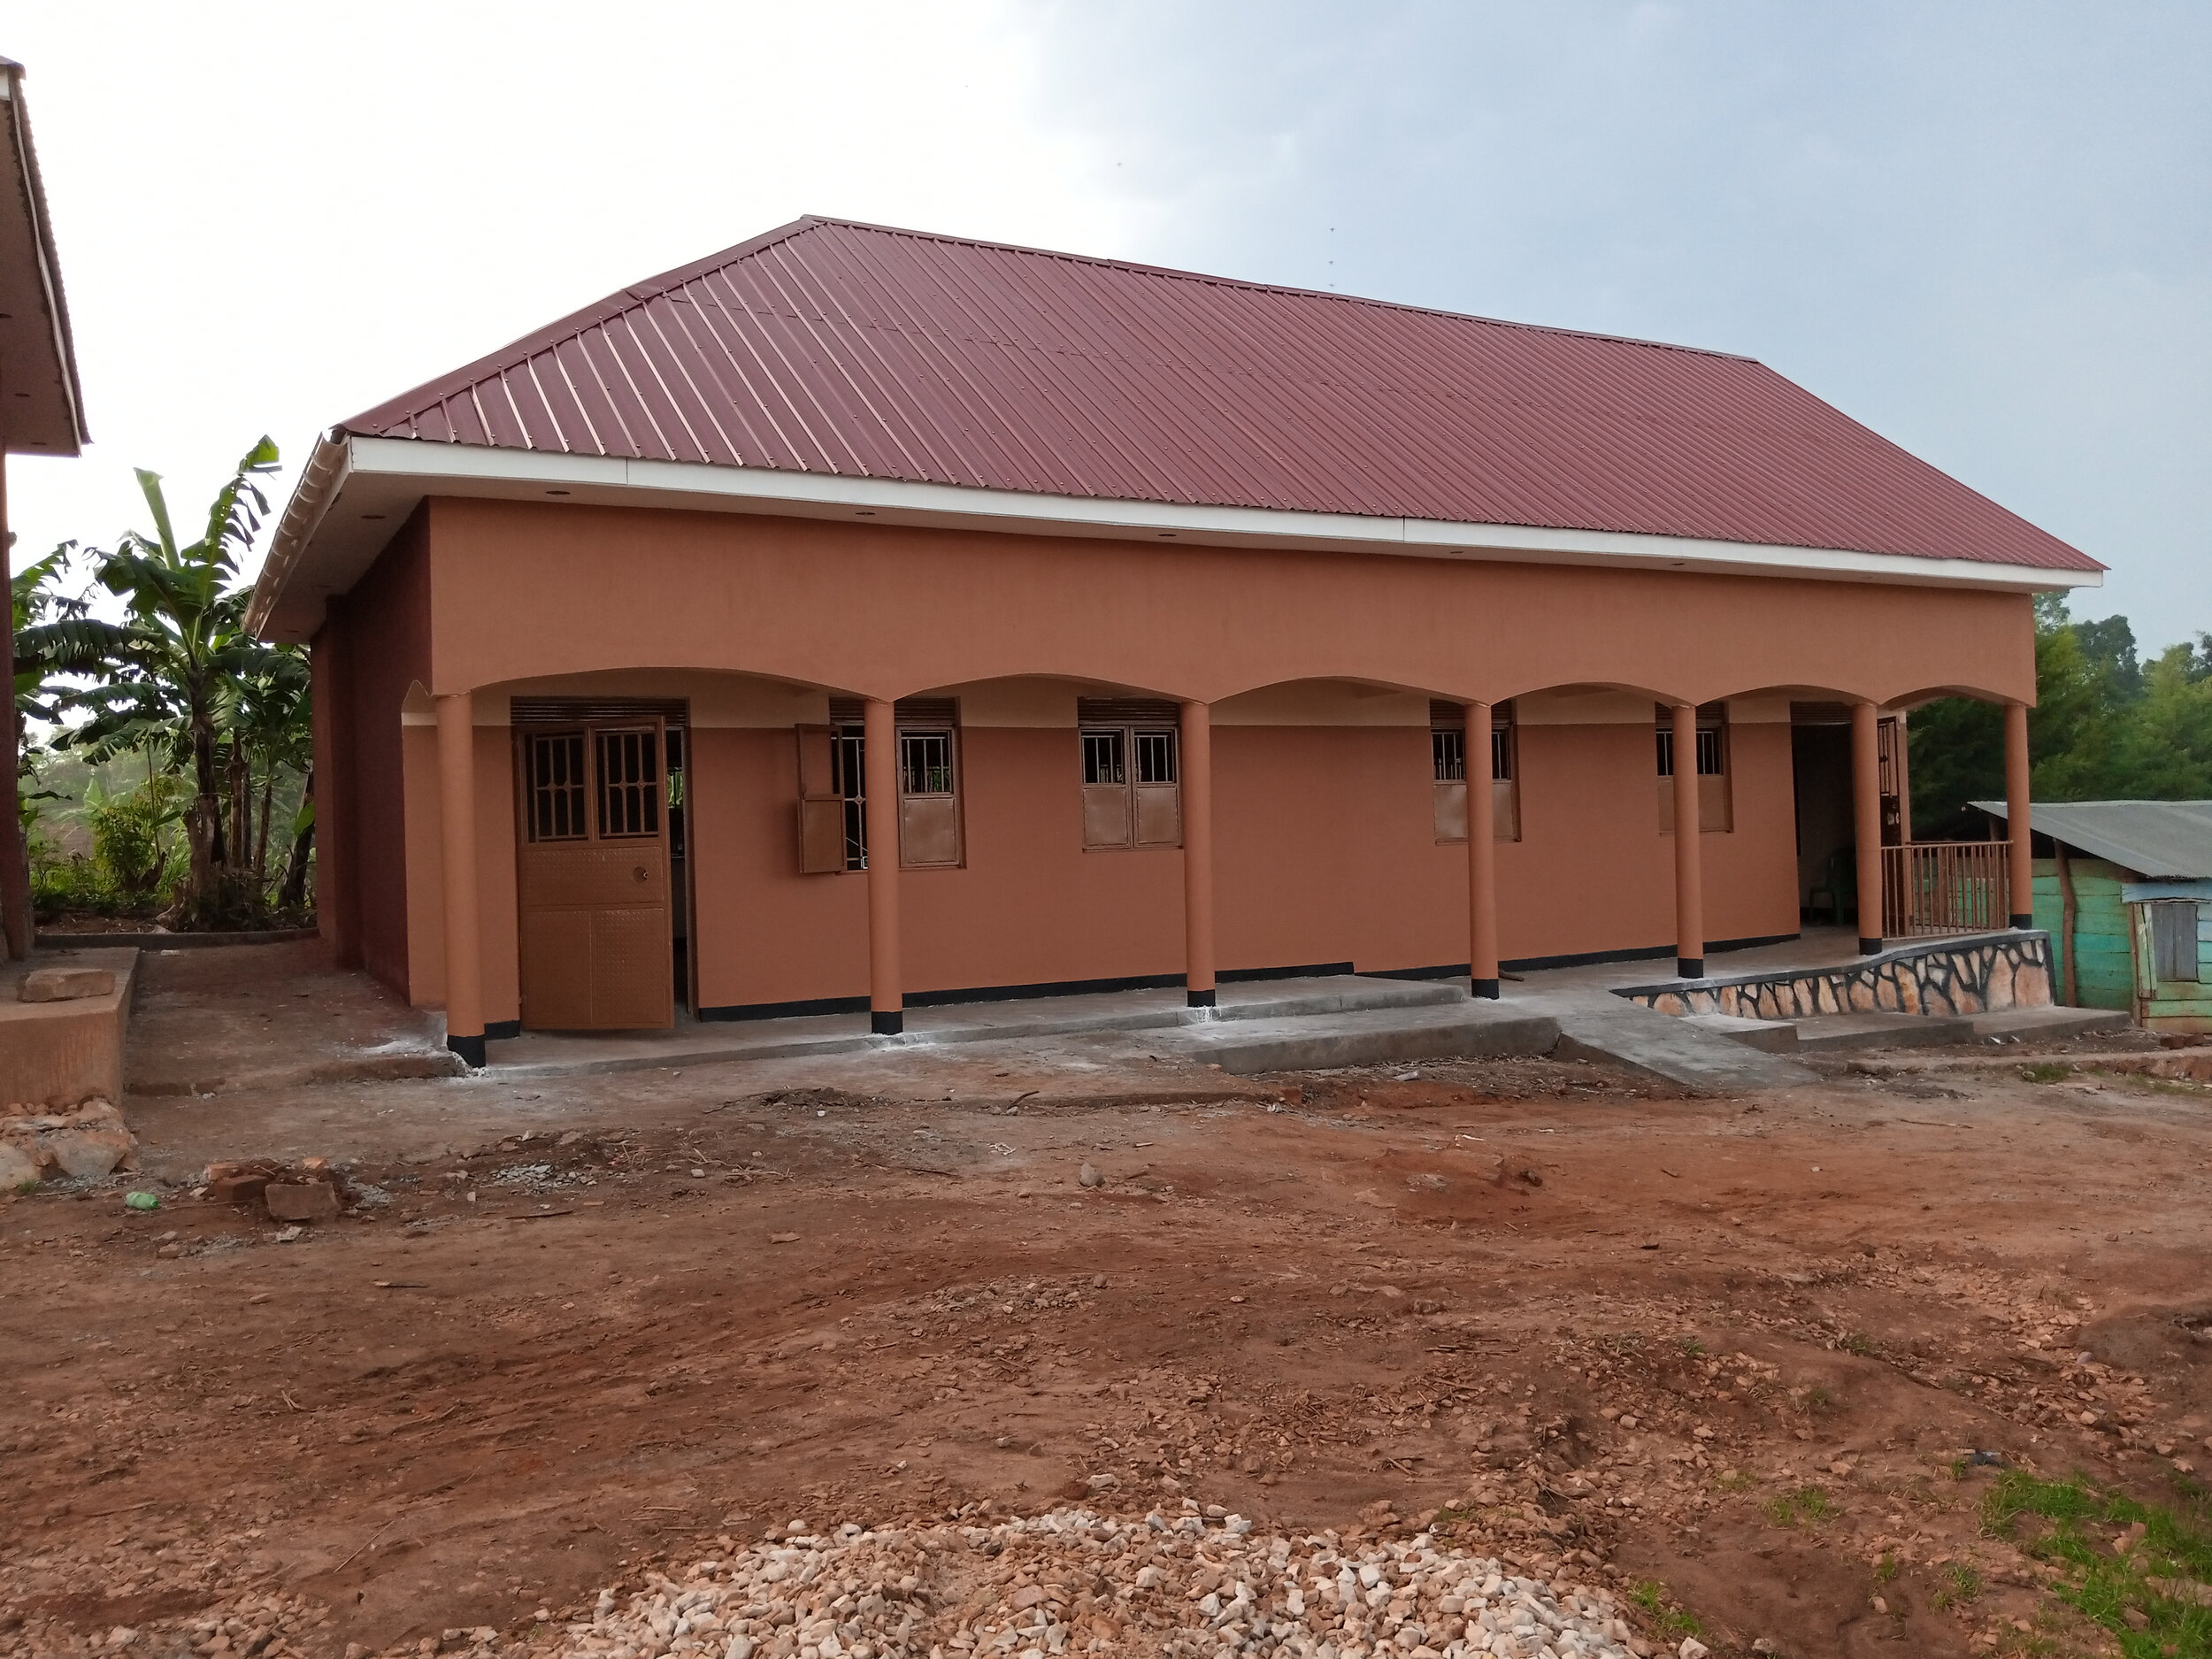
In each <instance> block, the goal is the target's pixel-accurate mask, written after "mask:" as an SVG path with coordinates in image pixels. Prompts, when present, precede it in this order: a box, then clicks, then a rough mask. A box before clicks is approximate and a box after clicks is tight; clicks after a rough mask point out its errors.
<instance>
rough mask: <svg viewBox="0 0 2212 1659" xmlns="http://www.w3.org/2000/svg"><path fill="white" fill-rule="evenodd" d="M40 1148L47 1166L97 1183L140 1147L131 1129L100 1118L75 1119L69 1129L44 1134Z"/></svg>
mask: <svg viewBox="0 0 2212 1659" xmlns="http://www.w3.org/2000/svg"><path fill="white" fill-rule="evenodd" d="M38 1145H39V1151H40V1152H41V1153H42V1155H43V1156H44V1158H45V1161H46V1162H47V1163H49V1164H52V1165H53V1166H54V1167H55V1168H57V1169H58V1170H60V1171H61V1172H62V1173H63V1174H64V1175H66V1176H69V1177H71V1178H72V1179H75V1180H80V1181H90V1180H97V1179H99V1178H100V1177H101V1176H103V1175H105V1174H107V1173H108V1172H109V1171H111V1170H113V1169H114V1168H115V1167H116V1166H117V1165H118V1164H122V1163H123V1162H124V1161H125V1160H126V1159H127V1158H129V1156H131V1154H132V1153H133V1152H134V1151H136V1150H137V1148H138V1142H137V1141H136V1140H135V1139H134V1137H133V1136H132V1134H131V1132H130V1131H129V1130H127V1129H125V1128H123V1127H122V1126H121V1125H118V1124H110V1123H104V1122H101V1121H99V1120H97V1119H78V1120H73V1121H71V1122H70V1123H69V1124H68V1125H67V1126H66V1127H63V1128H58V1129H49V1130H45V1131H42V1133H40V1135H39V1137H38Z"/></svg>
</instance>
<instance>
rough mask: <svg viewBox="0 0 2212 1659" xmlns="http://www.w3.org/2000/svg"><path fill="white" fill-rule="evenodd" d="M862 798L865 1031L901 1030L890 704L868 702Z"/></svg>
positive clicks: (895, 751) (895, 771)
mask: <svg viewBox="0 0 2212 1659" xmlns="http://www.w3.org/2000/svg"><path fill="white" fill-rule="evenodd" d="M864 719H865V722H866V723H865V725H864V727H863V735H864V745H863V751H862V758H861V793H862V795H863V798H864V800H865V802H866V803H867V823H868V1029H869V1030H871V1031H872V1032H874V1033H876V1035H877V1036H879V1037H895V1036H897V1035H898V1034H899V1033H900V1032H902V1031H903V1030H904V1029H905V1028H906V1012H905V1009H906V1003H905V993H904V991H903V990H902V987H901V974H900V969H899V734H898V723H897V721H896V720H895V718H894V710H893V709H892V707H891V704H890V703H887V702H886V701H885V700H884V699H883V698H881V697H871V698H869V699H868V703H867V709H866V711H865V715H864Z"/></svg>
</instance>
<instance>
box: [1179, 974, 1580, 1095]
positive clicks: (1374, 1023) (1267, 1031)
mask: <svg viewBox="0 0 2212 1659" xmlns="http://www.w3.org/2000/svg"><path fill="white" fill-rule="evenodd" d="M1557 1041H1559V1022H1558V1021H1557V1020H1556V1019H1555V1018H1552V1017H1551V1016H1550V1015H1549V1014H1545V1013H1532V1012H1529V1011H1527V1010H1524V1009H1519V1008H1516V1007H1515V1006H1514V1005H1513V1004H1512V1003H1511V1002H1475V1001H1471V1000H1470V999H1469V998H1468V997H1467V995H1466V994H1465V993H1464V992H1462V993H1460V994H1459V995H1456V996H1455V998H1454V999H1453V1001H1452V1002H1451V1004H1450V1005H1448V1006H1437V1007H1426V1008H1410V1009H1409V1008H1395V1009H1362V1010H1349V1011H1347V1012H1343V1013H1334V1014H1302V1015H1299V1016H1297V1017H1295V1018H1286V1019H1256V1020H1219V1021H1211V1022H1208V1023H1204V1024H1200V1025H1186V1026H1183V1027H1182V1028H1181V1029H1179V1030H1178V1031H1176V1032H1175V1033H1172V1034H1171V1035H1170V1036H1167V1037H1164V1038H1163V1039H1162V1040H1161V1041H1160V1043H1159V1048H1160V1049H1161V1051H1162V1052H1163V1053H1171V1054H1174V1055H1176V1056H1179V1057H1183V1058H1187V1059H1191V1060H1195V1061H1198V1062H1199V1063H1200V1064H1206V1065H1217V1066H1219V1067H1220V1068H1221V1069H1222V1070H1223V1071H1226V1072H1228V1073H1230V1074H1231V1075H1232V1076H1235V1077H1251V1076H1253V1075H1255V1074H1256V1073H1258V1072H1261V1071H1326V1070H1329V1069H1332V1068H1333V1067H1336V1066H1346V1065H1384V1064H1391V1063H1393V1062H1395V1061H1400V1060H1442V1059H1465V1058H1469V1057H1471V1056H1485V1055H1507V1054H1525V1055H1538V1054H1548V1053H1550V1052H1551V1050H1552V1048H1553V1046H1554V1045H1555V1043H1556V1042H1557Z"/></svg>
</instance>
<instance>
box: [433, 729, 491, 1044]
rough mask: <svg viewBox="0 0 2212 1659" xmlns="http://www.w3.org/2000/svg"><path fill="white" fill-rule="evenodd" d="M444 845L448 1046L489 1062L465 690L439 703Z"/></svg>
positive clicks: (472, 740) (472, 732)
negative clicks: (487, 1056)
mask: <svg viewBox="0 0 2212 1659" xmlns="http://www.w3.org/2000/svg"><path fill="white" fill-rule="evenodd" d="M436 704H437V710H438V846H439V852H440V854H441V863H442V886H443V887H444V889H445V1046H446V1047H447V1048H450V1049H452V1050H453V1052H454V1053H456V1054H457V1055H459V1056H461V1058H462V1059H464V1060H465V1061H467V1062H468V1064H471V1065H472V1066H480V1065H482V1064H484V941H483V933H482V930H481V923H480V919H479V918H480V916H481V914H482V911H481V907H480V905H479V903H478V902H477V892H476V722H475V719H474V718H473V714H472V710H471V708H470V700H469V695H468V693H466V692H465V691H461V692H451V693H449V694H447V695H444V696H442V697H439V698H437V699H436Z"/></svg>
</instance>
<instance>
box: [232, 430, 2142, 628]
mask: <svg viewBox="0 0 2212 1659" xmlns="http://www.w3.org/2000/svg"><path fill="white" fill-rule="evenodd" d="M342 493H343V494H345V495H348V496H349V500H348V501H347V502H345V503H340V502H339V499H338V498H339V496H340V495H341V494H342ZM430 495H443V496H461V497H476V498H480V499H491V500H507V501H529V502H538V503H543V502H545V501H547V500H548V499H549V498H550V499H557V500H560V501H562V502H563V503H566V504H572V505H585V506H591V505H596V506H649V507H654V508H676V509H680V510H688V511H706V512H726V513H767V514H772V515H776V516H780V517H796V518H823V519H831V520H838V521H843V522H851V521H852V520H853V519H854V518H866V519H867V520H868V522H869V523H870V524H872V525H873V526H896V525H907V526H925V527H933V528H957V529H964V530H969V531H982V532H988V533H997V534H1057V535H1080V536H1086V537H1097V538H1106V539H1113V540H1124V541H1179V542H1182V543H1185V544H1195V545H1201V546H1225V547H1254V548H1294V549H1315V550H1334V551H1340V552H1361V553H1373V554H1385V555H1395V556H1399V557H1426V558H1459V559H1469V560H1484V561H1506V562H1517V563H1540V564H1562V565H1596V566H1601V567H1609V568H1616V569H1618V568H1640V569H1658V570H1680V571H1685V572H1708V573H1715V572H1717V573H1724V574H1733V575H1761V576H1770V577H1781V578H1794V579H1798V580H1828V581H1868V582H1880V583H1887V584H1892V585H1902V586H1921V587H1943V588H1962V587H1963V588H1981V589H1995V590H2000V591H2013V592H2039V591H2049V590H2054V589H2066V588H2084V587H2095V586H2097V585H2099V584H2100V583H2101V581H2102V580H2103V572H2102V571H2101V569H2096V570H2054V569H2045V568H2040V567H2033V566H2025V565H1994V564H1991V563H1988V562H1986V561H1983V560H1975V559H1941V558H1928V557H1919V556H1914V555H1904V554H1890V553H1865V552H1858V551H1854V550H1852V549H1836V548H1802V547H1775V546H1765V545H1756V544H1751V543H1746V542H1738V541H1708V540H1700V539H1696V538H1692V537H1684V536H1668V535H1651V534H1633V533H1624V532H1618V531H1603V530H1578V529H1571V528H1558V527H1554V526H1528V525H1502V524H1480V525H1478V524H1450V523H1442V522H1439V521H1436V520H1433V519H1423V518H1376V517H1362V516H1356V515H1351V514H1340V513H1321V512H1302V511H1286V510H1283V509H1278V508H1254V507H1222V506H1210V505H1204V504H1196V503H1171V502H1143V501H1124V500H1110V499H1105V498H1101V497H1096V496H1063V495H1032V494H1025V493H1022V492H1018V491H1012V490H997V489H982V488H971V487H967V486H963V485H954V484H930V483H914V482H909V481H907V480H898V479H881V478H855V477H849V476H846V475H843V474H835V473H821V472H783V471H773V470H770V469H767V468H763V467H733V466H709V465H696V464H690V463H684V462H676V461H633V460H626V459H623V458H621V457H612V456H587V455H571V454H561V453H556V452H551V451H545V450H533V449H490V448H487V447H483V446H479V445H471V444H457V443H442V442H430V441H427V440H424V439H415V438H380V437H365V436H361V435H358V434H350V433H347V432H345V431H344V430H343V429H336V430H334V431H333V432H332V433H330V434H327V435H326V436H325V437H323V438H321V439H319V440H318V442H317V444H316V448H315V451H314V454H313V455H312V456H311V457H310V458H309V462H308V465H307V467H306V469H305V470H304V471H303V473H302V475H301V478H300V481H299V484H298V485H297V487H296V488H295V489H294V491H293V495H292V499H291V501H290V503H288V504H287V506H286V508H285V511H284V515H283V517H282V518H281V519H280V522H279V524H278V526H277V532H276V535H275V537H274V538H273V541H272V543H271V548H270V554H269V558H268V562H267V563H266V565H265V566H264V567H263V570H262V573H261V577H260V580H258V581H257V583H256V584H255V591H254V597H253V603H252V606H251V609H250V611H249V612H248V620H249V623H250V626H252V627H253V628H254V629H255V630H256V631H257V632H258V633H261V634H264V635H265V636H267V637H272V638H280V639H288V640H300V639H304V638H306V637H307V636H308V635H309V634H312V633H313V631H314V628H315V627H316V626H319V621H320V615H321V603H322V601H323V599H324V598H326V597H327V596H328V595H333V594H340V593H343V592H345V591H347V589H348V588H350V587H351V586H352V584H353V582H354V581H355V580H357V579H358V577H359V576H360V574H361V572H364V571H365V570H366V569H367V567H368V565H369V564H370V563H372V562H373V560H374V557H375V556H376V554H377V553H379V552H380V551H381V550H382V548H383V545H384V543H385V542H386V541H388V540H389V538H390V536H391V534H393V532H394V531H396V529H397V528H398V526H400V525H401V524H403V522H405V519H406V517H407V515H408V514H409V513H410V512H411V511H413V509H414V506H415V505H416V503H419V502H420V501H421V500H423V499H424V498H425V497H426V496H430ZM355 496H357V497H358V499H350V498H351V497H355ZM364 526H375V527H374V528H373V529H369V528H365V527H364ZM303 582H304V583H307V584H309V585H310V587H309V588H303V587H300V586H299V584H301V583H303ZM310 588H311V591H310Z"/></svg>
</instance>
